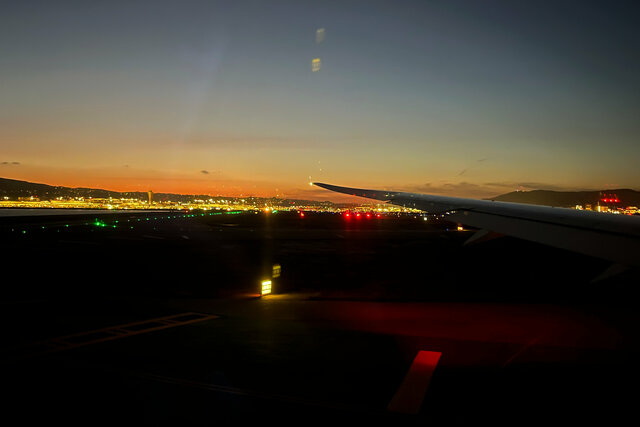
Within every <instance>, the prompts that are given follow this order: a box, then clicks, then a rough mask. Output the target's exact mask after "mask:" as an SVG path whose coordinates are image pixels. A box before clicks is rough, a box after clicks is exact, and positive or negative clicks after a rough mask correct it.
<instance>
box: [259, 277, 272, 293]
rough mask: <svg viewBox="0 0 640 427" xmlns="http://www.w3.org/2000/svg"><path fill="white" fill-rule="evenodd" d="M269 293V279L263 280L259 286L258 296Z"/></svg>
mask: <svg viewBox="0 0 640 427" xmlns="http://www.w3.org/2000/svg"><path fill="white" fill-rule="evenodd" d="M270 293H271V280H263V281H262V284H261V288H260V296H262V295H269V294H270Z"/></svg>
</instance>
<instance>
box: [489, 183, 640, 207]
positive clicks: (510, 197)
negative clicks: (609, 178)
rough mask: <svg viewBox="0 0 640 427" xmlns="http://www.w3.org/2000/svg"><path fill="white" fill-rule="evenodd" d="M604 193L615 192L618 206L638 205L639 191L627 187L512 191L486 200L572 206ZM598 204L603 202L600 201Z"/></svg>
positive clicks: (590, 202)
mask: <svg viewBox="0 0 640 427" xmlns="http://www.w3.org/2000/svg"><path fill="white" fill-rule="evenodd" d="M605 194H606V195H607V196H608V195H614V194H615V196H617V198H618V199H619V200H620V202H619V203H617V205H619V206H624V207H626V206H640V191H635V190H630V189H627V188H620V189H616V190H600V191H550V190H531V191H512V192H511V193H507V194H502V195H500V196H496V197H491V198H489V199H487V200H496V201H499V202H514V203H527V204H532V205H547V206H558V207H572V206H575V205H582V206H585V205H587V204H590V205H593V206H595V205H596V204H598V201H599V200H600V199H602V198H603V197H604V195H605ZM600 204H603V203H602V202H600Z"/></svg>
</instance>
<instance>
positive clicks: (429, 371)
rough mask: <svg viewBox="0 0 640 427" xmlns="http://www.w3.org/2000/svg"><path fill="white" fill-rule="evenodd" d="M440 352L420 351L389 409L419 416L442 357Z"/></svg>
mask: <svg viewBox="0 0 640 427" xmlns="http://www.w3.org/2000/svg"><path fill="white" fill-rule="evenodd" d="M441 355H442V353H441V352H439V351H422V350H421V351H419V352H418V354H417V355H416V357H415V359H413V363H412V364H411V367H410V368H409V372H407V375H406V376H405V377H404V381H402V384H401V385H400V388H398V391H396V394H395V395H394V396H393V399H391V402H389V405H388V406H387V409H388V410H389V411H392V412H399V413H402V414H417V413H418V412H420V407H421V406H422V401H423V400H424V395H425V393H426V392H427V388H429V382H430V381H431V376H432V375H433V371H435V369H436V366H437V365H438V361H439V360H440V356H441Z"/></svg>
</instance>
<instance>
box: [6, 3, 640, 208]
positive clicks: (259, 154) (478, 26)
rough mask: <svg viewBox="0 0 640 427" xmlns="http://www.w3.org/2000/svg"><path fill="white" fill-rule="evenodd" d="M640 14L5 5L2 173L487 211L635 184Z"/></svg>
mask: <svg viewBox="0 0 640 427" xmlns="http://www.w3.org/2000/svg"><path fill="white" fill-rule="evenodd" d="M639 12H640V6H638V5H637V3H636V2H628V3H627V2H622V1H613V2H605V1H601V2H588V1H562V0H560V1H553V2H551V1H549V2H544V1H543V2H541V1H513V0H510V1H490V0H486V1H484V0H483V1H478V0H471V1H458V0H446V1H428V0H421V1H408V0H407V1H404V0H398V1H375V0H366V1H356V0H354V1H349V0H343V1H328V0H324V1H314V0H305V1H296V0H291V1H284V0H282V1H275V0H274V1H266V0H265V1H245V0H237V1H233V2H231V1H215V0H208V1H189V0H182V1H165V0H154V1H136V0H127V1H119V0H111V1H91V2H87V1H64V0H60V1H55V2H52V1H29V0H21V1H14V2H3V5H2V13H0V177H4V178H12V179H22V180H27V181H32V182H41V183H46V184H51V185H64V186H71V187H80V186H82V187H94V188H105V189H110V190H117V191H147V190H153V191H154V192H158V193H159V192H176V193H185V194H211V195H218V194H222V195H231V196H233V195H243V196H247V195H256V196H269V197H271V196H276V195H277V196H280V197H292V198H294V197H295V198H307V199H316V200H332V199H335V198H336V196H334V195H332V194H331V193H329V192H327V191H326V190H323V189H319V188H316V187H310V186H309V185H308V183H309V181H310V180H312V181H320V182H328V183H332V184H338V185H345V186H353V187H356V186H360V187H365V188H384V189H393V190H404V191H415V192H422V193H434V194H447V195H452V196H462V197H474V198H480V197H490V196H494V195H498V194H502V193H506V192H509V191H513V190H516V189H520V190H530V189H552V190H580V189H609V188H633V189H640V169H639V168H638V159H640V143H639V142H640V141H639V137H640V26H638V25H637V22H638V18H639V16H640V13H639ZM316 58H318V59H320V69H319V70H317V71H314V70H313V66H312V62H313V60H314V59H316Z"/></svg>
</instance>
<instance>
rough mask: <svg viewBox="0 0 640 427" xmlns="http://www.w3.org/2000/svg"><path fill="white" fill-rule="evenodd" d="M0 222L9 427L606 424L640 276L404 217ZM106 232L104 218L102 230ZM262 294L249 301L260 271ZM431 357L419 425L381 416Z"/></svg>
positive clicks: (632, 329)
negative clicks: (102, 426)
mask: <svg viewBox="0 0 640 427" xmlns="http://www.w3.org/2000/svg"><path fill="white" fill-rule="evenodd" d="M183 215H184V213H182V214H180V215H178V214H177V213H172V214H167V213H165V214H158V213H150V214H148V215H146V214H124V215H118V216H117V217H116V216H113V215H110V216H105V217H96V216H91V217H84V216H69V217H64V216H56V217H55V218H47V217H37V218H34V217H30V218H26V217H23V218H2V219H1V222H0V236H1V240H0V251H2V252H1V255H2V258H1V259H2V272H1V274H2V279H3V280H2V298H1V303H0V308H1V309H2V310H0V325H1V326H0V331H1V333H2V337H3V345H2V352H1V354H0V356H1V365H0V366H1V369H2V372H1V373H0V374H1V375H2V378H3V381H2V388H3V390H2V391H3V395H5V396H9V397H6V398H4V400H3V403H2V407H3V412H2V414H3V415H2V417H5V418H6V420H9V419H10V418H11V417H13V416H18V417H19V418H18V419H19V420H21V422H20V424H27V423H32V422H41V423H43V422H46V423H51V422H53V421H62V422H65V423H82V424H96V423H102V422H107V423H114V422H117V423H121V422H137V423H148V424H159V423H171V424H201V425H213V424H218V425H220V424H223V425H224V424H232V423H236V422H242V421H257V422H265V421H267V420H273V421H277V422H281V423H282V422H286V423H288V424H289V423H296V424H301V423H305V424H307V423H318V422H323V423H326V422H332V423H337V422H344V421H348V422H357V423H365V422H367V423H374V424H389V425H396V424H432V425H433V424H436V425H450V424H479V423H491V424H530V423H553V424H556V423H560V422H565V423H571V424H576V423H579V422H580V423H583V424H585V423H586V424H594V423H616V424H617V423H621V421H624V420H626V419H627V418H628V417H633V415H634V410H635V404H636V401H637V393H636V392H635V391H634V389H635V387H636V385H637V383H638V379H640V377H639V375H638V368H637V359H636V356H637V355H638V348H639V347H638V343H639V341H638V332H637V326H638V314H637V313H636V310H635V299H634V298H633V291H634V290H635V287H636V286H637V285H638V282H639V280H638V279H637V275H636V274H637V272H634V271H631V272H628V273H626V274H624V275H620V276H618V277H615V278H612V279H609V280H606V281H601V282H599V283H595V284H591V283H590V280H591V279H592V278H593V277H595V276H597V275H598V274H599V273H601V272H602V271H603V270H604V269H605V268H606V267H607V264H606V263H604V262H602V261H599V260H594V259H591V258H585V257H582V256H578V255H575V254H571V253H567V252H564V251H560V250H554V249H551V248H547V247H543V246H539V245H534V244H530V243H527V242H523V241H519V240H515V239H510V238H502V239H497V240H494V241H489V242H485V243H482V244H478V245H471V246H468V247H467V246H462V243H463V242H464V241H465V240H466V239H467V238H468V237H469V236H470V235H471V234H470V232H468V231H462V232H460V231H456V230H455V227H454V226H453V225H452V224H448V223H445V222H442V223H438V222H434V221H431V220H430V221H424V220H422V218H420V217H418V218H414V217H413V216H405V217H400V218H398V217H385V218H377V219H376V218H372V219H365V218H362V219H360V220H356V219H355V218H352V219H351V220H348V221H347V220H345V219H344V218H343V217H341V216H338V215H331V214H313V213H307V214H306V215H305V217H304V218H301V217H300V216H299V215H297V214H295V213H278V214H269V215H265V214H246V213H243V214H226V213H221V214H217V215H205V216H202V215H201V214H199V213H198V214H195V213H190V214H189V215H190V216H188V217H184V216H183ZM115 221H118V222H117V223H116V222H115ZM276 263H277V264H280V265H281V266H282V276H281V277H280V278H277V279H275V280H274V289H275V290H276V294H274V295H271V296H267V297H263V298H258V297H257V293H258V289H259V283H260V281H261V280H263V279H265V278H267V277H269V276H270V275H271V270H272V266H273V264H276ZM421 350H423V351H433V352H441V353H442V355H441V358H440V361H439V363H438V365H437V367H436V369H435V371H434V372H433V377H432V379H431V382H430V384H429V387H428V389H427V391H426V394H424V400H423V403H422V405H421V406H419V407H418V411H417V414H403V413H397V412H394V411H389V410H388V405H389V403H390V402H391V400H392V399H393V398H394V396H395V395H396V393H397V392H398V389H399V388H400V387H401V384H402V383H403V380H404V378H405V376H406V375H407V372H408V370H409V367H410V366H411V363H412V361H413V359H414V357H415V356H416V354H417V353H418V351H421Z"/></svg>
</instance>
